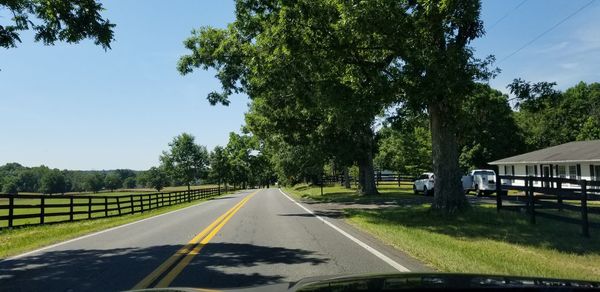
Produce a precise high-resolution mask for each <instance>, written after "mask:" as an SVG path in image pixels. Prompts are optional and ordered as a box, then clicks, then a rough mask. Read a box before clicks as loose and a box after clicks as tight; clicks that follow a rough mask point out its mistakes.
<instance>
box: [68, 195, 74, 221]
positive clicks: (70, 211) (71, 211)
mask: <svg viewBox="0 0 600 292" xmlns="http://www.w3.org/2000/svg"><path fill="white" fill-rule="evenodd" d="M73 211H74V210H73V196H70V197H69V221H73Z"/></svg>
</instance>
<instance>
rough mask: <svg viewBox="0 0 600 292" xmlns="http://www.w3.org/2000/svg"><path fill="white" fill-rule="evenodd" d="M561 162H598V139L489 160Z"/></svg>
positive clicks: (599, 145)
mask: <svg viewBox="0 0 600 292" xmlns="http://www.w3.org/2000/svg"><path fill="white" fill-rule="evenodd" d="M561 162H600V140H591V141H577V142H569V143H565V144H561V145H558V146H553V147H548V148H544V149H541V150H536V151H533V152H529V153H525V154H521V155H517V156H513V157H508V158H504V159H500V160H496V161H493V162H490V164H492V165H503V164H525V163H531V164H539V163H561Z"/></svg>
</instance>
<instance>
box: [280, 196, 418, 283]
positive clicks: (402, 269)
mask: <svg viewBox="0 0 600 292" xmlns="http://www.w3.org/2000/svg"><path fill="white" fill-rule="evenodd" d="M279 192H281V193H282V194H283V195H284V196H285V197H286V198H288V199H289V200H290V201H292V202H293V203H295V204H296V205H298V206H299V207H300V208H302V209H303V210H304V211H306V212H308V213H309V214H311V215H313V216H314V217H315V218H317V219H319V220H321V221H322V222H323V223H325V224H327V225H329V227H331V228H333V229H335V231H337V232H339V233H341V234H342V235H344V236H346V237H347V238H348V239H350V240H352V241H354V243H356V244H358V245H360V246H361V247H363V248H364V249H366V250H367V251H368V252H370V253H372V254H373V255H374V256H376V257H378V258H379V259H381V260H382V261H384V262H386V263H387V264H388V265H390V266H392V267H393V268H394V269H396V270H398V271H400V272H410V270H409V269H407V268H406V267H405V266H403V265H401V264H399V263H397V262H396V261H394V260H392V259H391V258H389V257H388V256H386V255H384V254H383V253H381V252H379V251H378V250H376V249H374V248H372V247H370V246H369V245H368V244H366V243H364V242H362V241H360V240H359V239H357V238H356V237H354V236H352V235H350V234H348V233H347V232H346V231H344V230H342V229H340V228H339V227H337V226H335V225H334V224H333V223H331V222H329V221H327V220H325V219H324V218H323V217H321V216H319V215H317V214H315V213H314V212H313V211H311V210H310V209H308V208H306V207H304V206H302V204H300V203H298V202H296V200H294V199H292V198H290V196H288V195H287V194H286V193H284V192H283V191H282V190H281V189H279Z"/></svg>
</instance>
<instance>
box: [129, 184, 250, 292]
mask: <svg viewBox="0 0 600 292" xmlns="http://www.w3.org/2000/svg"><path fill="white" fill-rule="evenodd" d="M257 192H258V191H256V192H253V193H251V194H250V195H248V196H246V197H245V198H244V199H242V200H241V201H240V202H239V203H237V204H236V205H235V206H233V208H231V209H229V210H228V211H227V212H225V214H223V215H221V216H219V218H217V220H215V221H214V222H212V223H211V224H210V225H209V226H208V227H206V228H205V229H204V230H202V232H200V233H198V234H197V235H196V236H194V238H192V240H190V241H189V242H188V243H187V244H186V245H185V246H184V247H182V248H181V249H179V250H178V251H177V252H176V253H175V254H173V255H172V256H170V257H169V258H168V259H167V260H166V261H164V262H163V263H162V264H161V265H160V266H158V268H156V269H155V270H154V271H152V273H150V274H149V275H148V276H146V277H145V278H144V279H143V280H142V281H140V282H139V283H137V285H135V286H134V287H133V288H132V289H133V290H135V289H145V288H148V287H150V285H152V284H153V283H155V282H156V281H157V280H158V278H159V277H160V276H162V275H164V274H165V273H166V275H165V276H164V277H163V278H162V279H161V280H160V281H158V283H157V284H156V286H154V287H155V288H165V287H168V286H169V284H171V282H173V280H175V278H176V277H177V276H178V275H179V274H180V273H181V271H183V269H184V268H185V267H186V266H187V265H188V264H189V263H190V262H191V261H192V259H193V258H194V256H196V255H197V254H198V253H200V250H202V248H203V247H204V246H205V245H206V244H207V243H208V242H209V241H210V240H211V239H212V238H213V237H214V236H215V235H217V233H218V232H219V230H221V228H223V226H225V224H226V223H227V221H229V219H231V217H233V215H235V213H237V211H239V210H240V209H241V208H242V207H243V206H244V204H246V202H248V200H250V199H251V198H252V196H254V195H255V194H256V193H257ZM167 271H168V272H167Z"/></svg>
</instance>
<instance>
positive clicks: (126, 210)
mask: <svg viewBox="0 0 600 292" xmlns="http://www.w3.org/2000/svg"><path fill="white" fill-rule="evenodd" d="M229 190H233V189H231V188H229ZM224 191H226V189H225V188H206V189H196V190H190V191H174V192H159V193H149V194H131V195H119V196H88V195H86V196H77V195H76V196H73V195H61V196H46V195H6V194H0V229H3V228H11V227H16V226H29V225H40V224H48V223H59V222H73V221H80V220H89V219H98V218H109V217H116V216H122V215H128V214H135V213H143V212H147V211H151V210H155V209H158V208H161V207H165V206H171V205H176V204H181V203H187V202H192V201H195V200H199V199H205V198H209V197H213V196H218V195H220V194H221V193H222V192H224Z"/></svg>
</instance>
